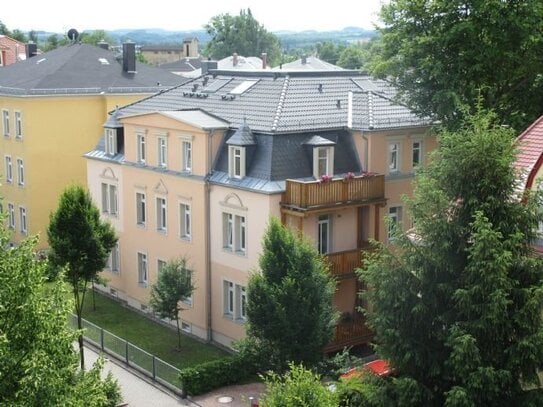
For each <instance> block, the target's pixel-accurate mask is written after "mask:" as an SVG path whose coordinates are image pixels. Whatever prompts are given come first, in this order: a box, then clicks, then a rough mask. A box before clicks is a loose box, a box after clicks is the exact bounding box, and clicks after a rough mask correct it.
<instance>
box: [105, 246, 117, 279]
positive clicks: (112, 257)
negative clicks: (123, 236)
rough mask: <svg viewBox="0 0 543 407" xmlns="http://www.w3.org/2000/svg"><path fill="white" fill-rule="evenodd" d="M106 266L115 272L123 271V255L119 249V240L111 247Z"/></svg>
mask: <svg viewBox="0 0 543 407" xmlns="http://www.w3.org/2000/svg"><path fill="white" fill-rule="evenodd" d="M106 268H107V269H108V270H109V271H111V272H112V273H115V274H120V273H121V256H120V251H119V242H117V243H115V246H113V248H112V249H111V253H109V257H108V259H107V265H106Z"/></svg>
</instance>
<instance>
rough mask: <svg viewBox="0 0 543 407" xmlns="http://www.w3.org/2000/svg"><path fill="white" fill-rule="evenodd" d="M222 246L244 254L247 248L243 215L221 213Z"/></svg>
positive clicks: (245, 225)
mask: <svg viewBox="0 0 543 407" xmlns="http://www.w3.org/2000/svg"><path fill="white" fill-rule="evenodd" d="M223 247H224V248H225V249H226V250H229V251H235V252H237V253H240V254H245V250H246V248H247V224H246V220H245V216H240V215H233V214H231V213H223Z"/></svg>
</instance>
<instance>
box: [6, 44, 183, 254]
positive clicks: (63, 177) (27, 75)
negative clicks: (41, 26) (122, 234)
mask: <svg viewBox="0 0 543 407" xmlns="http://www.w3.org/2000/svg"><path fill="white" fill-rule="evenodd" d="M30 45H32V46H31V47H29V51H30V53H29V58H27V59H26V60H25V61H21V62H18V63H16V64H13V65H10V66H7V67H5V68H2V70H1V74H0V115H1V123H0V132H1V134H0V159H1V160H2V166H1V169H0V172H1V178H0V184H1V186H0V196H1V197H2V200H3V206H4V208H5V209H6V210H7V217H8V226H9V227H10V228H11V229H12V236H11V240H12V242H13V243H16V242H18V241H19V240H21V239H23V238H25V237H26V236H27V235H34V234H40V235H41V239H40V243H39V247H40V248H45V247H46V246H47V238H46V235H45V231H46V229H47V225H48V223H49V214H50V212H51V211H53V210H54V209H56V207H57V205H58V198H59V195H60V193H61V192H62V190H63V189H64V188H65V187H66V186H67V185H68V184H70V183H80V184H83V185H84V184H85V183H86V179H87V176H86V164H85V160H84V159H83V157H82V156H83V154H84V153H85V152H87V151H89V150H90V149H91V148H93V147H94V146H95V145H96V141H97V139H98V138H99V135H100V133H101V131H102V124H103V123H104V122H105V121H106V119H107V117H108V115H107V112H109V111H111V110H113V109H114V108H115V106H116V105H125V104H127V103H130V102H133V101H136V100H138V99H141V98H143V97H145V96H150V95H152V94H154V93H156V92H158V91H161V90H164V89H167V88H168V87H171V86H174V85H178V84H179V83H181V82H182V81H183V79H182V78H180V77H179V76H176V75H173V74H171V73H169V72H165V71H163V70H161V69H158V68H152V67H148V66H145V65H144V64H139V63H137V62H136V60H135V48H134V44H125V46H124V49H125V52H124V54H123V56H122V57H117V55H115V54H114V53H113V52H111V51H109V50H107V49H102V48H99V47H95V46H92V45H87V44H72V45H68V46H64V47H60V48H58V49H56V50H53V51H50V52H47V53H44V54H40V55H35V44H30ZM106 46H107V45H106Z"/></svg>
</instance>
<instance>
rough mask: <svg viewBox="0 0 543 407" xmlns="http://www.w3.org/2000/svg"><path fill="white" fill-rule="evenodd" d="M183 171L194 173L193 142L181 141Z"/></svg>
mask: <svg viewBox="0 0 543 407" xmlns="http://www.w3.org/2000/svg"><path fill="white" fill-rule="evenodd" d="M181 171H183V172H187V173H192V141H190V140H181Z"/></svg>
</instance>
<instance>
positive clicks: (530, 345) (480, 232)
mask: <svg viewBox="0 0 543 407" xmlns="http://www.w3.org/2000/svg"><path fill="white" fill-rule="evenodd" d="M512 138H513V137H512V134H511V130H510V129H507V128H504V127H502V126H499V125H497V124H496V121H495V117H494V116H493V115H492V114H490V113H486V112H479V113H478V114H477V115H475V116H469V119H468V120H467V121H466V122H465V123H464V124H463V126H462V128H461V129H460V130H459V131H457V132H448V131H445V132H443V133H442V134H441V135H440V140H439V145H440V147H439V149H438V150H437V151H436V153H435V154H434V155H433V157H432V160H431V163H430V165H429V166H428V168H427V169H426V170H425V171H424V172H422V174H421V175H420V176H419V178H418V180H417V183H416V188H415V195H414V199H413V200H412V201H410V202H408V206H409V212H410V214H411V217H412V219H413V222H414V225H415V228H416V232H417V235H418V238H417V239H411V240H410V239H409V238H408V237H407V236H406V235H404V234H401V233H399V232H398V233H397V238H396V242H397V244H398V246H399V250H387V249H386V248H384V247H382V248H381V249H382V250H381V254H380V255H378V256H376V257H374V258H373V259H372V260H371V261H370V262H369V264H368V267H367V269H366V270H364V271H363V272H362V277H363V279H364V280H365V281H366V282H368V283H369V285H370V286H371V287H372V289H371V290H370V291H369V292H368V293H367V294H368V297H369V300H370V302H371V304H372V306H373V309H372V312H371V313H370V314H369V323H370V325H371V327H372V328H373V329H374V330H375V332H376V342H377V343H378V346H377V347H376V349H377V352H378V354H379V355H380V356H381V357H383V358H385V359H388V360H389V361H390V362H391V364H392V365H393V366H394V367H395V368H396V369H397V370H398V371H399V373H400V377H398V378H396V379H394V380H393V381H391V385H392V386H393V387H394V388H396V389H398V388H400V387H404V388H408V389H409V391H408V392H399V391H397V392H396V393H395V394H398V395H401V394H404V395H407V394H410V395H411V398H410V399H409V400H404V401H403V402H402V403H401V404H402V405H413V406H414V405H425V406H443V405H445V406H448V407H452V406H475V405H480V406H482V405H493V406H512V405H525V404H523V403H525V402H526V397H530V398H531V399H532V400H534V399H535V400H536V401H537V400H538V402H539V403H543V398H542V397H541V392H540V391H535V392H531V393H527V392H526V391H524V389H525V388H526V386H530V385H531V386H534V385H535V386H538V385H539V379H538V375H537V372H538V369H539V368H540V367H541V366H543V329H542V320H541V312H542V309H543V262H542V258H540V257H538V256H536V255H535V254H534V252H533V249H532V248H531V246H530V242H531V241H534V240H535V238H536V236H537V235H536V231H537V226H538V221H539V220H540V219H541V215H540V210H539V206H538V204H539V202H540V199H539V195H531V194H527V196H526V197H525V200H524V201H523V202H521V201H520V197H519V196H518V190H519V188H518V184H517V179H518V178H517V177H518V176H519V174H518V173H517V172H516V171H515V169H514V167H513V161H514V159H515V146H514V145H513V144H512V141H511V140H512ZM395 403H400V401H399V400H396V401H395ZM540 405H541V404H540Z"/></svg>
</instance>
